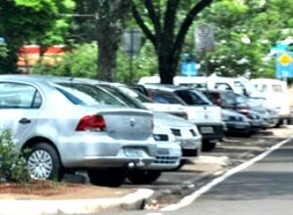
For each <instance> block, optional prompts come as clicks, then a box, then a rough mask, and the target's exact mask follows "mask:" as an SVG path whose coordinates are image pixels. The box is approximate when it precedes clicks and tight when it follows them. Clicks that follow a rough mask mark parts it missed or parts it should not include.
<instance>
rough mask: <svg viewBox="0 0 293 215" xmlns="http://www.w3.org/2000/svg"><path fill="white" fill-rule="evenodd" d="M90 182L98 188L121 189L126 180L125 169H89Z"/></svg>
mask: <svg viewBox="0 0 293 215" xmlns="http://www.w3.org/2000/svg"><path fill="white" fill-rule="evenodd" d="M87 172H88V176H89V179H90V182H91V183H92V184H94V185H97V186H108V187H119V186H120V185H122V184H123V183H124V181H125V179H126V175H127V170H126V169H125V168H109V169H89V170H88V171H87Z"/></svg>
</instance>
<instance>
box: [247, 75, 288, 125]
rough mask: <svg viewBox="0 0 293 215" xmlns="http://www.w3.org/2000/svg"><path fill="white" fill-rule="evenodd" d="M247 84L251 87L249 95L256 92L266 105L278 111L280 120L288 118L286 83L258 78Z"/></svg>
mask: <svg viewBox="0 0 293 215" xmlns="http://www.w3.org/2000/svg"><path fill="white" fill-rule="evenodd" d="M249 84H250V86H251V89H250V93H251V94H253V93H254V92H256V91H258V92H259V93H260V94H261V95H262V97H263V98H264V99H265V103H266V105H267V106H269V107H272V108H274V109H275V110H277V111H278V116H279V119H280V120H282V119H288V118H289V116H290V97H289V93H288V86H287V82H285V81H281V80H277V79H269V78H258V79H251V80H250V82H249Z"/></svg>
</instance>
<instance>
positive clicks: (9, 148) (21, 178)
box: [0, 130, 31, 184]
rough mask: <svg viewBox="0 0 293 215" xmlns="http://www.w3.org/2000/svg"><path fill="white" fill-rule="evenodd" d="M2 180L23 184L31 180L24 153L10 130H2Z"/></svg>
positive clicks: (0, 169) (0, 135)
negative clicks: (16, 144) (18, 147)
mask: <svg viewBox="0 0 293 215" xmlns="http://www.w3.org/2000/svg"><path fill="white" fill-rule="evenodd" d="M0 180H1V181H2V182H3V181H4V182H5V181H13V182H19V183H21V184H25V183H28V182H30V181H31V177H30V174H29V171H28V169H27V166H26V160H25V158H24V155H23V154H22V153H21V152H20V151H19V150H18V149H17V148H16V147H15V143H14V142H13V140H12V136H11V132H10V131H8V130H3V131H0Z"/></svg>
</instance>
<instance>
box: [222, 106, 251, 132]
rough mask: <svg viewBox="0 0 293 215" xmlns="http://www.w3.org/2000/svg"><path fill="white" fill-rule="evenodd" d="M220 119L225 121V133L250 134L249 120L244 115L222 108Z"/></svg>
mask: <svg viewBox="0 0 293 215" xmlns="http://www.w3.org/2000/svg"><path fill="white" fill-rule="evenodd" d="M222 119H223V121H224V122H225V125H226V130H225V133H226V134H227V135H244V136H247V137H249V136H251V134H252V129H251V127H252V125H251V120H250V119H248V118H247V117H246V116H245V115H243V114H240V113H238V112H236V111H233V110H228V109H224V108H222Z"/></svg>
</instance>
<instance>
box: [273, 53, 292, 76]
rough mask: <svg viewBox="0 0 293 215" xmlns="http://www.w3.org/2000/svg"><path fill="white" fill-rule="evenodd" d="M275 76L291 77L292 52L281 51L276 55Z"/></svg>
mask: <svg viewBox="0 0 293 215" xmlns="http://www.w3.org/2000/svg"><path fill="white" fill-rule="evenodd" d="M276 77H277V78H293V52H281V53H278V54H277V55H276Z"/></svg>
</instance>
